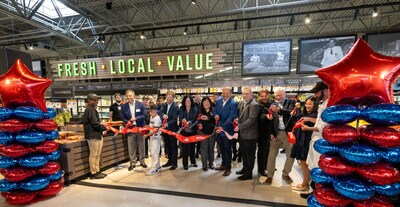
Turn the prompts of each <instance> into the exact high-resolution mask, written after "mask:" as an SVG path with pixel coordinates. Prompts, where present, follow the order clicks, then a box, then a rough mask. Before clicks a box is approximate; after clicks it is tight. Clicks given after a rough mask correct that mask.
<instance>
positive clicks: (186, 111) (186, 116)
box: [179, 95, 198, 170]
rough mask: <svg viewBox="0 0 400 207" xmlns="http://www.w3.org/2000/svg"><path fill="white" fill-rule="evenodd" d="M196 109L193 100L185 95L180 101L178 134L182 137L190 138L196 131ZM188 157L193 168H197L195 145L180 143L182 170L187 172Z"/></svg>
mask: <svg viewBox="0 0 400 207" xmlns="http://www.w3.org/2000/svg"><path fill="white" fill-rule="evenodd" d="M197 117H198V112H197V108H196V107H195V106H194V101H193V98H192V97H191V96H190V95H185V96H184V97H183V99H182V106H181V107H180V109H179V125H180V127H181V130H180V133H181V134H182V135H183V136H192V135H195V134H196V130H197ZM188 155H190V162H191V163H192V166H193V167H197V164H196V158H195V143H182V164H183V169H185V170H188V169H189V166H188Z"/></svg>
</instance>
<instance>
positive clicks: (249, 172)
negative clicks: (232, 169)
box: [235, 87, 259, 180]
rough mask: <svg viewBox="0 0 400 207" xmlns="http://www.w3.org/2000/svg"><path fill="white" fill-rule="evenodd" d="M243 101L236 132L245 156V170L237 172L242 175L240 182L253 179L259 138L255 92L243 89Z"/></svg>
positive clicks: (257, 107)
mask: <svg viewBox="0 0 400 207" xmlns="http://www.w3.org/2000/svg"><path fill="white" fill-rule="evenodd" d="M242 96H243V101H242V102H241V103H240V104H239V107H238V108H239V110H238V119H239V122H238V123H239V124H238V126H237V127H236V128H235V131H239V144H240V149H241V150H242V154H243V168H242V169H241V170H239V171H237V172H236V174H238V175H241V176H239V177H238V179H239V180H249V179H253V168H254V160H255V153H256V143H257V138H258V123H257V122H258V113H259V106H258V103H257V102H256V101H255V100H254V98H253V91H252V90H251V89H250V88H248V87H244V88H243V89H242Z"/></svg>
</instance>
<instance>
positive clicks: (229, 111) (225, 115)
mask: <svg viewBox="0 0 400 207" xmlns="http://www.w3.org/2000/svg"><path fill="white" fill-rule="evenodd" d="M237 110H238V104H237V103H236V102H235V101H234V100H233V99H232V98H230V99H228V101H227V102H226V104H225V106H223V101H222V97H221V98H218V100H217V101H216V102H215V110H214V112H215V115H218V116H219V121H218V123H219V126H221V127H222V128H223V129H224V130H225V131H226V132H227V133H228V134H231V135H233V134H234V133H235V132H234V131H233V120H234V119H235V118H236V116H237ZM219 135H220V136H222V137H226V135H225V133H220V134H219Z"/></svg>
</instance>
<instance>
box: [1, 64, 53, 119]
mask: <svg viewBox="0 0 400 207" xmlns="http://www.w3.org/2000/svg"><path fill="white" fill-rule="evenodd" d="M51 83H53V81H52V80H50V79H47V78H42V77H39V76H37V75H36V74H34V73H33V72H32V71H31V70H29V68H28V67H26V65H24V64H23V63H22V61H21V60H20V59H18V60H17V62H16V63H15V64H14V65H13V66H11V68H10V70H8V71H7V73H6V74H4V75H2V76H0V95H1V99H2V104H3V107H17V106H35V107H39V108H40V109H41V110H42V111H44V112H47V108H46V102H45V99H44V93H45V91H46V89H47V88H48V87H49V86H50V84H51Z"/></svg>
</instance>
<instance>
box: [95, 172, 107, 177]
mask: <svg viewBox="0 0 400 207" xmlns="http://www.w3.org/2000/svg"><path fill="white" fill-rule="evenodd" d="M97 173H98V174H100V175H101V176H104V177H107V174H104V173H101V172H97Z"/></svg>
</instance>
